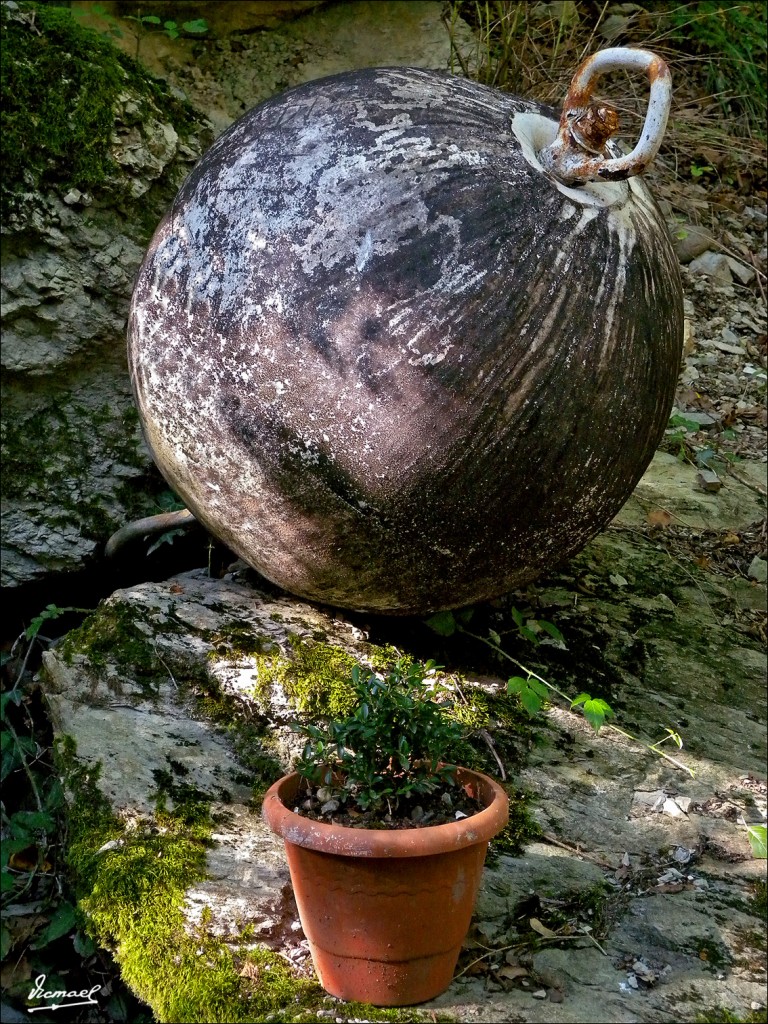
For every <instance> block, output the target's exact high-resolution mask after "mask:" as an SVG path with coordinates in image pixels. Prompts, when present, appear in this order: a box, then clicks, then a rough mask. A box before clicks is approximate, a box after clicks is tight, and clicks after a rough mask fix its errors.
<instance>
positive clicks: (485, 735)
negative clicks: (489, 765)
mask: <svg viewBox="0 0 768 1024" xmlns="http://www.w3.org/2000/svg"><path fill="white" fill-rule="evenodd" d="M478 735H479V736H480V738H481V739H483V740H485V742H486V743H487V744H488V749H489V750H490V752H491V753H492V754H493V756H494V758H495V759H496V764H497V765H498V766H499V774H500V775H501V781H502V782H506V779H507V775H506V772H505V771H504V765H503V764H502V763H501V758H500V757H499V755H498V754H497V753H496V747H495V746H494V745H493V740H492V739H491V734H490V733H489V732H488V730H487V729H480V730H479V732H478Z"/></svg>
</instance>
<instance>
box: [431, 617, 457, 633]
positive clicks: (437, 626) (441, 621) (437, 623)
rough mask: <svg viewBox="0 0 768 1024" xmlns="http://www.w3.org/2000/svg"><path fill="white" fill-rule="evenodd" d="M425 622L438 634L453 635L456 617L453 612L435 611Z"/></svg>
mask: <svg viewBox="0 0 768 1024" xmlns="http://www.w3.org/2000/svg"><path fill="white" fill-rule="evenodd" d="M426 624H427V625H428V626H429V628H430V629H431V630H432V631H433V632H435V633H437V634H438V635H439V636H453V634H454V633H455V632H456V619H455V617H454V614H453V612H437V614H436V615H433V616H431V618H429V619H427V622H426Z"/></svg>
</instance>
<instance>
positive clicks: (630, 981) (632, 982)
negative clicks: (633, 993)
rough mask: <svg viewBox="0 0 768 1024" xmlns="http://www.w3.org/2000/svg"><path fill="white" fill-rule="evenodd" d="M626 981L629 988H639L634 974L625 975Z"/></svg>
mask: <svg viewBox="0 0 768 1024" xmlns="http://www.w3.org/2000/svg"><path fill="white" fill-rule="evenodd" d="M627 983H628V984H629V986H630V988H639V987H640V985H639V983H638V980H637V977H636V976H635V975H634V974H628V975H627Z"/></svg>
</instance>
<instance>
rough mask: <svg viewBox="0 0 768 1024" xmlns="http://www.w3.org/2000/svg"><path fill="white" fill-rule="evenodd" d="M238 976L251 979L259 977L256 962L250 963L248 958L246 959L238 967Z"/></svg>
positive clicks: (254, 979) (255, 979)
mask: <svg viewBox="0 0 768 1024" xmlns="http://www.w3.org/2000/svg"><path fill="white" fill-rule="evenodd" d="M240 977H241V978H250V979H251V980H252V981H257V980H258V978H259V968H258V967H257V966H256V964H252V963H251V962H250V960H246V962H245V963H244V964H243V966H242V967H241V968H240Z"/></svg>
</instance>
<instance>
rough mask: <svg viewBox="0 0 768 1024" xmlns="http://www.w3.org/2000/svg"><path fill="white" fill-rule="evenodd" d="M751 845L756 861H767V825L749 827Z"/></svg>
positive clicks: (748, 833)
mask: <svg viewBox="0 0 768 1024" xmlns="http://www.w3.org/2000/svg"><path fill="white" fill-rule="evenodd" d="M747 836H748V838H749V845H750V846H751V847H752V856H753V857H754V858H755V860H766V856H768V836H767V835H766V826H765V825H747Z"/></svg>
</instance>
